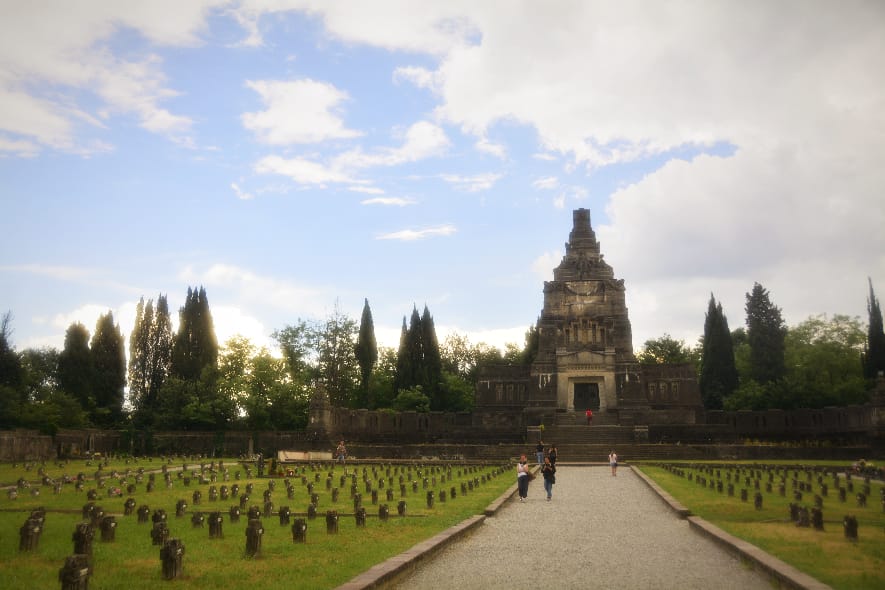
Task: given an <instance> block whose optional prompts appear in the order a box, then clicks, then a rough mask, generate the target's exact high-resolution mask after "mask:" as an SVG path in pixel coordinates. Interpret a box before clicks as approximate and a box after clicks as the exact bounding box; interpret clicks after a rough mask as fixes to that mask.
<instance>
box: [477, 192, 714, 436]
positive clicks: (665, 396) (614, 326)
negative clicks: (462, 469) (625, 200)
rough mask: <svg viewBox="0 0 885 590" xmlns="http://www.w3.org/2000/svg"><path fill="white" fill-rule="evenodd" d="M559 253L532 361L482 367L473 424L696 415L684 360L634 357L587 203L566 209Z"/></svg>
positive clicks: (692, 381)
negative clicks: (646, 361)
mask: <svg viewBox="0 0 885 590" xmlns="http://www.w3.org/2000/svg"><path fill="white" fill-rule="evenodd" d="M572 220H573V227H572V231H571V233H569V239H568V242H566V244H565V255H564V256H563V257H562V261H561V262H560V263H559V266H557V267H556V268H554V269H553V280H552V281H546V282H545V283H544V307H543V309H542V311H541V316H540V317H539V318H538V322H537V325H536V332H537V349H536V351H535V356H534V360H533V362H532V364H531V365H530V366H500V365H491V366H487V367H481V368H480V371H479V379H478V382H477V388H476V412H475V417H476V419H477V421H478V424H481V425H484V426H487V427H496V428H501V427H505V426H517V425H521V426H527V425H533V424H534V425H537V424H545V423H546V424H553V423H559V422H561V420H558V419H557V417H562V416H563V415H566V422H568V420H570V419H571V418H569V416H573V417H574V419H575V420H583V415H584V412H585V411H586V410H587V409H588V408H590V409H592V410H593V412H594V423H595V424H600V423H601V424H613V425H621V426H635V425H647V424H650V423H683V424H684V423H695V420H696V417H697V415H698V411H699V410H700V409H701V404H700V392H699V390H698V387H697V379H696V376H695V373H694V369H693V368H692V367H691V366H689V365H676V366H674V365H640V364H639V363H638V362H637V360H636V357H635V356H634V355H633V332H632V328H631V326H630V318H629V315H628V313H627V303H626V289H625V287H624V281H623V279H618V278H615V273H614V270H613V269H612V267H611V266H610V265H609V264H608V263H607V262H605V260H604V257H603V255H602V253H601V251H600V244H599V242H598V241H597V240H596V234H595V232H594V231H593V228H592V227H591V224H590V211H589V210H588V209H577V210H575V211H574V212H573V213H572Z"/></svg>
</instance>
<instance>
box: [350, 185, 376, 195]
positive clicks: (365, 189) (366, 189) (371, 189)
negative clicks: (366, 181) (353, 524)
mask: <svg viewBox="0 0 885 590" xmlns="http://www.w3.org/2000/svg"><path fill="white" fill-rule="evenodd" d="M347 190H349V191H353V192H355V193H365V194H367V195H383V194H384V190H383V189H380V188H378V187H377V186H349V187H347Z"/></svg>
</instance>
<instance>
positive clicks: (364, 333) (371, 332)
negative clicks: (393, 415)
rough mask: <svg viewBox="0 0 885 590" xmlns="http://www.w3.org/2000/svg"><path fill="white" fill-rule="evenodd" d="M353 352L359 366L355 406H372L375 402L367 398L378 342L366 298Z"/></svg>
mask: <svg viewBox="0 0 885 590" xmlns="http://www.w3.org/2000/svg"><path fill="white" fill-rule="evenodd" d="M354 352H355V354H356V360H357V363H359V366H360V389H359V391H360V395H359V396H358V398H357V406H359V407H362V408H372V407H374V406H375V403H374V400H371V399H370V398H369V379H370V378H371V376H372V370H373V369H374V368H375V363H377V362H378V343H377V342H376V340H375V322H374V321H373V320H372V310H371V308H370V307H369V300H368V299H366V300H365V303H364V305H363V315H362V317H361V318H360V330H359V336H358V337H357V339H356V347H355V349H354Z"/></svg>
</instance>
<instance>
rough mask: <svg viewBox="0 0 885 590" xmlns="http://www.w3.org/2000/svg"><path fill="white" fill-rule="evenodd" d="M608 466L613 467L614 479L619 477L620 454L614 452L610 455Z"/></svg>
mask: <svg viewBox="0 0 885 590" xmlns="http://www.w3.org/2000/svg"><path fill="white" fill-rule="evenodd" d="M608 464H609V465H611V467H612V477H617V476H618V454H617V453H615V452H614V451H612V452H611V453H609V455H608Z"/></svg>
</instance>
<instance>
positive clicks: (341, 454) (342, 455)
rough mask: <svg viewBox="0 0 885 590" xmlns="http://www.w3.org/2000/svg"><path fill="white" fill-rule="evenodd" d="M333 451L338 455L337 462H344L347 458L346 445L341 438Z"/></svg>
mask: <svg viewBox="0 0 885 590" xmlns="http://www.w3.org/2000/svg"><path fill="white" fill-rule="evenodd" d="M335 453H336V454H337V455H338V462H339V463H344V462H345V461H346V460H347V447H345V446H344V441H343V440H341V441H339V442H338V448H337V449H335Z"/></svg>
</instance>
